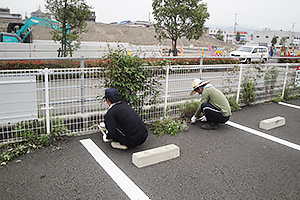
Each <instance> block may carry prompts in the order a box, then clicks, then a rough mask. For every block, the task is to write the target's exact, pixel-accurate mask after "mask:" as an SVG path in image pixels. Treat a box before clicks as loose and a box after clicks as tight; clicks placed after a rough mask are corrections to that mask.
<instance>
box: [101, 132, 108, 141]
mask: <svg viewBox="0 0 300 200" xmlns="http://www.w3.org/2000/svg"><path fill="white" fill-rule="evenodd" d="M107 133H108V132H106V134H105V133H103V136H102V139H103V142H109V141H110V140H109V139H107Z"/></svg>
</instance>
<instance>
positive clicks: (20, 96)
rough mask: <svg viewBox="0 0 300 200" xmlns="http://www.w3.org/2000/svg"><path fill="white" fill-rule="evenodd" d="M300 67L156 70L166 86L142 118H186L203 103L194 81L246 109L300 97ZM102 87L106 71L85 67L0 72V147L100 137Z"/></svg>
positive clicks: (201, 67) (218, 67)
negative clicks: (31, 137)
mask: <svg viewBox="0 0 300 200" xmlns="http://www.w3.org/2000/svg"><path fill="white" fill-rule="evenodd" d="M297 66H298V64H275V63H270V64H261V65H259V64H249V65H211V66H208V65H194V66H191V65H186V66H165V67H163V68H162V67H155V66H154V67H151V70H154V71H155V73H154V74H155V76H157V77H160V82H161V92H160V97H159V99H157V103H156V104H155V105H147V106H144V107H143V110H142V111H141V112H140V115H141V116H142V118H143V119H144V120H145V121H148V122H149V121H153V120H156V119H159V118H160V117H162V116H164V115H165V114H167V115H171V116H178V115H181V114H182V110H183V106H182V105H183V104H184V103H186V102H189V101H191V100H197V99H198V98H200V97H199V95H194V96H190V95H189V93H190V91H191V82H192V80H193V79H195V78H201V79H204V80H210V81H211V83H212V84H213V85H214V86H215V87H217V88H218V89H220V90H221V91H223V92H224V93H225V94H226V96H227V97H234V96H235V97H236V98H235V99H234V101H238V102H240V104H242V105H245V104H247V103H249V102H247V101H246V99H247V98H249V99H250V101H254V102H253V103H257V102H265V101H269V100H270V99H272V98H275V97H282V96H284V95H298V96H299V87H296V86H295V81H296V78H297V76H296V69H297ZM102 82H103V73H101V69H100V68H96V67H93V68H84V62H81V67H79V68H68V69H47V68H46V69H42V70H39V69H37V70H2V71H0V144H3V143H8V142H15V141H20V140H22V134H23V133H26V132H28V131H34V132H35V133H36V134H45V133H50V132H51V131H52V130H53V129H59V128H62V127H63V128H64V129H65V130H67V132H68V133H88V132H92V131H96V130H97V127H96V126H95V124H98V123H99V122H101V121H103V117H104V114H105V113H106V110H107V105H106V103H105V102H104V101H103V100H102V96H103V94H104V89H105V88H104V87H103V84H102ZM246 87H248V88H249V87H250V88H252V91H250V92H249V91H246V90H245V88H246ZM141 92H142V91H141ZM247 92H248V93H247ZM287 93H288V94H287ZM247 95H248V96H247ZM251 95H252V96H251ZM252 97H254V98H252ZM250 103H251V102H250Z"/></svg>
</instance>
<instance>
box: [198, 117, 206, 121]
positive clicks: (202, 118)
mask: <svg viewBox="0 0 300 200" xmlns="http://www.w3.org/2000/svg"><path fill="white" fill-rule="evenodd" d="M199 120H200V121H201V122H207V119H206V117H205V116H203V117H201V118H200V119H199Z"/></svg>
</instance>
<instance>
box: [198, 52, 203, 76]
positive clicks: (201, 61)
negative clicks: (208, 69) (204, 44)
mask: <svg viewBox="0 0 300 200" xmlns="http://www.w3.org/2000/svg"><path fill="white" fill-rule="evenodd" d="M202 65H203V55H201V60H200V72H199V73H200V74H199V78H200V80H201V79H202Z"/></svg>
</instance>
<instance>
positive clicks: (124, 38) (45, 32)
mask: <svg viewBox="0 0 300 200" xmlns="http://www.w3.org/2000/svg"><path fill="white" fill-rule="evenodd" d="M6 24H8V23H7V22H6V23H5V22H4V23H1V25H2V26H3V27H4V26H5V27H7V25H6ZM51 30H52V29H49V28H46V27H43V26H35V27H33V30H32V33H33V40H51V34H50V31H51ZM154 36H155V31H154V28H147V27H136V26H128V25H113V24H103V23H99V22H88V32H87V33H83V34H81V41H97V42H127V43H130V44H134V45H156V44H158V41H157V39H156V38H155V37H154ZM170 44H171V41H170V40H165V41H163V45H167V46H169V45H170ZM177 44H178V46H180V45H181V44H182V45H184V46H189V45H191V44H193V45H194V46H195V47H203V46H209V45H211V46H228V44H227V43H224V42H222V41H220V40H217V39H215V38H212V37H210V36H209V35H207V34H204V35H203V36H202V37H201V38H200V39H199V40H191V41H188V40H186V39H185V38H182V39H180V40H178V43H177Z"/></svg>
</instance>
